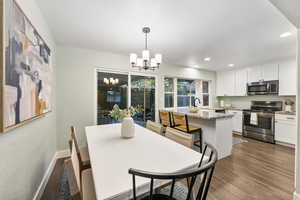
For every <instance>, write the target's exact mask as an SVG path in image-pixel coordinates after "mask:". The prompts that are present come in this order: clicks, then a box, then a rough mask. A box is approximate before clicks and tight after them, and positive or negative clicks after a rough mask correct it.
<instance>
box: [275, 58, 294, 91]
mask: <svg viewBox="0 0 300 200" xmlns="http://www.w3.org/2000/svg"><path fill="white" fill-rule="evenodd" d="M296 93H297V64H296V61H287V62H282V63H280V64H279V95H280V96H291V95H296Z"/></svg>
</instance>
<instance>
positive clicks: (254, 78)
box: [248, 66, 263, 83]
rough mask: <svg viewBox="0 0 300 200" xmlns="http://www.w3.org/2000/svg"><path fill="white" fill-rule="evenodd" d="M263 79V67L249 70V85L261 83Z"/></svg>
mask: <svg viewBox="0 0 300 200" xmlns="http://www.w3.org/2000/svg"><path fill="white" fill-rule="evenodd" d="M262 79H263V76H262V70H261V66H256V67H250V68H248V83H252V82H259V81H261V80H262Z"/></svg>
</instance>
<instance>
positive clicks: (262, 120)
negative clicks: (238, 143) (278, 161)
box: [243, 111, 275, 143]
mask: <svg viewBox="0 0 300 200" xmlns="http://www.w3.org/2000/svg"><path fill="white" fill-rule="evenodd" d="M256 113H257V125H256V124H252V123H251V112H250V111H244V113H243V135H244V136H246V137H252V138H255V139H259V140H263V141H266V142H271V143H274V118H275V115H274V114H273V113H264V112H256Z"/></svg>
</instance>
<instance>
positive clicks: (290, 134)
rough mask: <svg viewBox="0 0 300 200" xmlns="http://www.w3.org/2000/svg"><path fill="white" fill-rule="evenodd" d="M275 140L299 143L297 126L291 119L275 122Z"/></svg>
mask: <svg viewBox="0 0 300 200" xmlns="http://www.w3.org/2000/svg"><path fill="white" fill-rule="evenodd" d="M275 140H276V141H278V142H284V143H289V144H294V145H295V144H296V143H297V126H296V124H295V123H290V122H289V121H284V120H282V121H280V120H279V121H276V123H275Z"/></svg>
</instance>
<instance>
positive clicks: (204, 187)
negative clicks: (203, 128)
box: [129, 144, 218, 200]
mask: <svg viewBox="0 0 300 200" xmlns="http://www.w3.org/2000/svg"><path fill="white" fill-rule="evenodd" d="M208 149H210V152H209V153H208V160H207V161H206V160H204V157H205V156H204V155H205V154H207V150H208ZM217 160H218V154H217V151H216V149H215V148H214V147H213V146H211V145H209V144H205V148H204V153H203V154H202V156H201V159H200V162H199V165H198V167H195V168H193V169H190V170H185V171H181V172H176V173H165V174H164V173H153V172H146V171H142V170H137V169H129V174H132V183H133V199H134V200H136V199H137V197H136V196H137V195H136V180H135V179H136V178H135V177H136V176H140V177H144V178H149V179H151V180H150V196H149V198H148V199H149V200H152V198H153V183H154V180H155V179H159V180H172V185H171V189H170V194H169V196H170V197H171V198H172V197H173V193H174V186H175V182H176V180H178V179H184V178H186V179H187V180H190V181H189V184H188V193H187V197H186V200H189V199H190V198H191V196H192V193H193V190H194V185H195V181H196V179H197V177H201V179H200V180H201V181H200V183H199V187H198V189H197V192H196V194H195V195H196V197H195V199H197V200H206V197H207V193H208V189H209V186H210V182H211V179H212V175H213V172H214V169H215V164H216V162H217Z"/></svg>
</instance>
